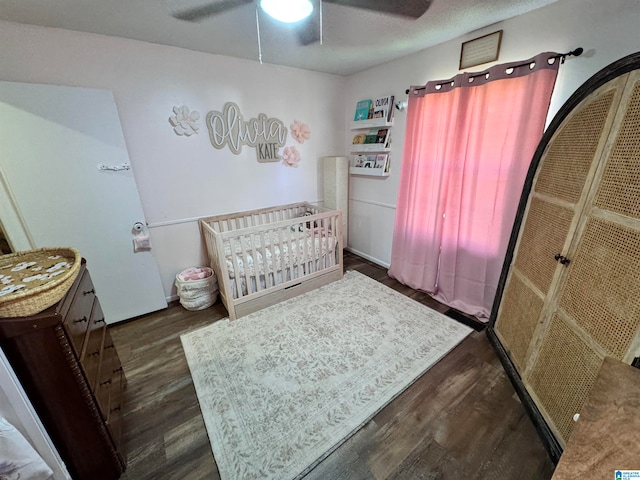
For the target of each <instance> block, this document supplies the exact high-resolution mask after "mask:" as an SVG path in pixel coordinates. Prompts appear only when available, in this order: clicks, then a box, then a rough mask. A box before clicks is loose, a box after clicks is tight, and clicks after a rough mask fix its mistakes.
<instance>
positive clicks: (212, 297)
mask: <svg viewBox="0 0 640 480" xmlns="http://www.w3.org/2000/svg"><path fill="white" fill-rule="evenodd" d="M176 288H177V290H178V296H179V297H180V304H181V305H182V306H183V307H184V308H186V309H187V310H203V309H205V308H208V307H210V306H211V305H213V304H214V303H216V301H217V300H218V292H219V288H218V281H217V279H216V274H215V273H214V272H213V270H212V269H210V268H209V267H190V268H187V269H186V270H183V271H182V272H180V273H178V274H177V275H176Z"/></svg>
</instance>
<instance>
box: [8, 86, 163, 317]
mask: <svg viewBox="0 0 640 480" xmlns="http://www.w3.org/2000/svg"><path fill="white" fill-rule="evenodd" d="M128 164H129V154H128V152H127V147H126V145H125V141H124V136H123V133H122V127H121V126H120V119H119V116H118V111H117V109H116V104H115V101H114V98H113V94H112V93H111V92H110V91H106V90H96V89H88V88H77V87H60V86H53V85H36V84H24V83H11V82H0V170H1V171H0V180H3V182H0V189H4V190H5V192H4V194H3V198H6V197H7V196H9V197H12V200H13V202H11V203H13V204H14V205H8V204H7V203H5V202H3V205H2V207H0V215H3V217H5V216H11V217H12V218H14V219H15V218H20V217H22V220H23V222H22V223H23V224H22V225H20V222H15V221H9V222H5V223H6V224H4V228H5V230H6V233H7V236H8V237H9V239H11V240H12V241H13V240H14V238H25V236H26V237H27V238H30V239H31V242H30V243H32V245H30V247H32V248H40V247H47V246H70V247H74V248H76V249H78V250H79V251H80V253H81V254H82V256H83V257H85V258H86V259H87V267H88V269H89V272H90V274H91V278H92V280H93V283H94V285H95V287H96V293H97V295H98V297H99V298H100V303H101V304H102V308H103V311H104V313H105V317H106V320H107V322H109V323H113V322H118V321H121V320H124V319H128V318H132V317H135V316H138V315H142V314H145V313H148V312H152V311H155V310H159V309H162V308H165V307H166V306H167V303H166V300H165V297H164V292H163V289H162V284H161V281H160V274H159V272H158V266H157V264H156V262H155V259H154V257H153V254H152V252H150V251H141V252H137V253H136V252H134V249H133V234H134V230H133V227H134V224H135V223H137V222H141V223H142V224H143V225H145V219H144V214H143V211H142V205H141V203H140V198H139V195H138V189H137V187H136V183H135V179H134V177H133V172H132V171H131V170H120V171H109V170H100V169H98V166H99V165H106V166H109V167H121V166H123V165H128ZM7 210H13V212H12V213H11V215H9V214H8V213H6V211H7ZM16 210H17V212H16ZM25 230H26V232H25ZM25 233H26V235H25ZM14 247H17V246H16V245H15V242H14ZM18 248H20V249H24V248H25V246H24V245H23V244H22V245H20V246H19V247H18ZM26 248H29V246H27V247H26Z"/></svg>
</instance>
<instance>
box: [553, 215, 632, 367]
mask: <svg viewBox="0 0 640 480" xmlns="http://www.w3.org/2000/svg"><path fill="white" fill-rule="evenodd" d="M559 306H560V308H562V309H563V310H564V311H565V312H566V313H567V314H568V315H569V316H571V317H572V318H573V319H574V321H575V322H576V323H577V324H578V325H580V326H581V327H582V328H583V329H584V330H585V331H587V332H588V333H589V334H590V335H591V337H592V338H593V339H594V340H595V341H596V342H598V343H599V344H600V345H601V346H602V347H604V348H605V349H606V350H607V352H608V353H609V354H610V355H611V356H614V357H616V358H618V359H622V357H623V356H624V354H625V353H626V351H627V350H628V348H629V345H630V344H631V341H632V339H633V337H634V336H635V334H636V332H637V331H638V328H639V327H640V231H638V230H634V229H632V228H628V227H625V226H623V225H620V224H617V223H612V222H609V221H606V220H603V219H599V218H591V219H590V220H589V222H588V224H587V227H586V229H585V233H584V235H583V237H582V239H581V242H580V246H579V248H578V251H577V252H576V254H575V256H574V258H573V259H572V264H571V270H570V272H569V276H568V278H567V282H566V285H565V287H564V290H563V292H562V297H561V298H560V303H559Z"/></svg>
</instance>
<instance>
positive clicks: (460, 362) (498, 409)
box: [110, 253, 554, 480]
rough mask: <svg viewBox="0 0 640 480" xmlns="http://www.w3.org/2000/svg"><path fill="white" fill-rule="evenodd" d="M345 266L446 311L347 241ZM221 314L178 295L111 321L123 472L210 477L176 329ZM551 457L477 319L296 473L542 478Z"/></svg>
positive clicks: (328, 479) (212, 470)
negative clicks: (162, 306)
mask: <svg viewBox="0 0 640 480" xmlns="http://www.w3.org/2000/svg"><path fill="white" fill-rule="evenodd" d="M348 269H351V270H358V271H360V272H362V273H364V274H366V275H368V276H370V277H372V278H375V279H376V280H378V281H380V282H382V283H384V284H385V285H387V286H389V287H391V288H394V289H396V290H398V291H400V292H401V293H403V294H405V295H407V296H409V297H411V298H414V299H415V300H417V301H419V302H421V303H424V304H425V305H428V306H430V307H432V308H434V309H435V310H438V311H440V312H445V311H447V307H446V306H443V305H441V304H439V303H437V302H435V301H434V300H432V299H431V298H430V297H429V296H428V295H425V294H423V293H420V292H416V291H414V290H412V289H410V288H408V287H406V286H404V285H401V284H400V283H398V282H396V281H395V280H393V279H391V278H389V277H388V276H387V274H386V270H385V269H383V268H381V267H379V266H377V265H375V264H373V263H371V262H368V261H366V260H364V259H362V258H360V257H358V256H355V255H353V254H349V253H346V254H345V270H348ZM226 315H227V312H226V310H225V308H224V307H223V306H222V305H221V304H220V303H217V304H216V305H214V306H213V307H211V308H209V309H206V310H204V311H200V312H189V311H186V310H185V309H183V308H182V307H181V306H180V305H179V304H177V303H176V304H172V305H171V306H170V307H169V308H168V309H167V310H163V311H161V312H156V313H153V314H150V315H147V316H144V317H141V318H138V319H135V320H132V321H129V322H125V323H122V324H117V325H114V326H112V327H111V328H110V332H111V335H112V336H113V338H114V342H115V344H116V347H117V349H118V352H119V354H120V356H121V359H122V362H123V366H124V371H125V375H126V377H127V380H128V388H127V391H126V395H127V402H126V405H125V418H124V420H125V440H124V441H125V445H126V447H125V448H126V451H127V452H128V467H127V471H126V472H125V474H124V475H123V478H124V479H131V480H147V479H149V480H151V479H154V480H156V479H181V480H190V479H214V480H215V479H219V478H220V477H219V475H218V470H217V468H216V464H215V460H214V458H213V454H212V453H211V447H210V444H209V440H208V438H207V433H206V430H205V426H204V422H203V420H202V416H201V414H200V407H199V405H198V400H197V397H196V393H195V390H194V387H193V383H192V381H191V376H190V374H189V368H188V366H187V362H186V359H185V357H184V354H183V351H182V346H181V343H180V335H181V334H182V333H184V332H186V331H189V330H193V329H196V328H199V327H202V326H204V325H208V324H211V323H213V322H215V321H217V320H219V319H222V318H224V317H226ZM553 469H554V465H553V463H552V462H551V460H550V458H549V456H548V455H547V453H546V451H545V449H544V447H543V445H542V443H541V441H540V439H539V437H538V436H537V434H536V431H535V429H534V427H533V424H532V423H531V421H530V419H529V417H528V416H527V415H526V413H525V410H524V407H523V406H522V405H521V404H520V402H519V400H518V397H517V395H516V394H515V391H514V389H513V387H512V386H511V384H510V382H509V379H508V378H507V376H506V374H505V373H504V370H503V369H502V367H501V365H500V362H499V360H498V358H497V356H496V355H495V353H494V351H493V349H492V347H491V345H490V344H489V341H488V340H487V337H486V335H485V333H484V332H477V331H476V332H474V333H472V334H471V335H470V336H469V337H467V338H466V339H465V340H464V341H463V342H462V343H461V344H460V345H458V346H457V347H456V348H455V349H454V350H453V351H451V352H450V353H449V354H448V355H447V356H446V357H444V358H443V359H442V360H441V361H440V362H438V363H437V364H436V365H435V366H434V367H433V368H431V369H430V370H429V371H428V372H426V373H425V374H424V375H423V376H422V377H421V378H420V379H419V380H418V381H416V382H415V383H414V384H413V385H412V386H411V387H409V388H408V389H407V390H406V391H405V392H404V393H402V394H401V395H400V396H399V397H398V398H396V399H395V400H394V401H393V402H391V403H390V404H389V405H387V406H386V407H385V408H384V409H383V410H382V411H381V412H380V413H379V414H378V415H376V416H375V417H374V418H373V419H372V420H371V421H370V422H368V423H367V424H366V425H365V426H364V427H363V428H362V429H361V430H360V431H358V432H357V433H356V434H355V435H353V436H352V437H351V438H350V439H349V440H348V441H346V442H345V443H344V444H343V445H342V446H340V447H339V448H338V449H337V450H336V451H334V452H333V453H332V454H331V455H329V456H328V457H327V458H326V459H325V460H324V461H323V462H321V463H320V464H319V465H317V466H316V467H315V468H314V469H313V470H312V471H311V472H310V473H309V474H307V475H306V477H305V479H306V480H321V479H322V480H340V479H344V480H359V479H362V480H365V479H376V480H382V479H395V480H401V479H402V480H405V479H406V480H416V479H430V480H436V479H444V480H447V479H452V480H453V479H456V480H457V479H461V478H469V479H476V480H477V479H486V480H489V479H491V480H502V479H504V480H512V479H513V480H516V479H517V480H545V479H549V478H551V476H552V474H553ZM239 480H240V479H239Z"/></svg>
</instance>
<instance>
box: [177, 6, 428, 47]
mask: <svg viewBox="0 0 640 480" xmlns="http://www.w3.org/2000/svg"><path fill="white" fill-rule="evenodd" d="M323 1H324V3H333V4H337V5H343V6H346V7H353V8H360V9H364V10H370V11H374V12H379V13H384V14H389V15H396V16H401V17H408V18H413V19H416V18H419V17H421V16H422V15H423V14H424V12H426V11H427V9H428V8H429V6H430V5H431V3H432V1H433V0H218V1H213V2H209V3H206V4H204V5H201V6H198V7H194V8H190V9H186V10H182V11H178V12H174V13H172V16H173V17H175V18H177V19H179V20H185V21H188V22H198V21H201V20H204V19H206V18H208V17H211V16H214V15H217V14H219V13H222V12H225V11H227V10H231V9H232V8H235V7H239V6H242V5H246V4H248V3H256V4H257V5H259V6H260V8H262V10H263V11H265V13H267V14H268V15H270V16H271V17H273V18H274V19H276V20H278V21H281V22H284V23H297V24H298V25H296V28H297V30H298V43H300V45H310V44H312V43H316V42H317V41H319V40H320V39H321V27H320V25H321V17H320V22H318V21H317V20H316V19H314V18H313V17H312V15H311V14H312V12H313V10H314V4H317V5H318V6H319V7H320V11H321V7H322V5H321V4H322V2H323ZM272 7H275V8H276V9H277V10H276V11H274V10H273V8H272ZM277 7H283V8H282V9H278V8H277ZM298 8H300V9H301V10H300V12H299V13H300V15H299V16H295V15H294V16H292V14H295V13H296V12H298V10H297V9H298ZM279 13H280V14H283V15H284V16H280V15H279Z"/></svg>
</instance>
